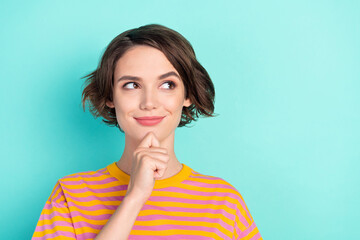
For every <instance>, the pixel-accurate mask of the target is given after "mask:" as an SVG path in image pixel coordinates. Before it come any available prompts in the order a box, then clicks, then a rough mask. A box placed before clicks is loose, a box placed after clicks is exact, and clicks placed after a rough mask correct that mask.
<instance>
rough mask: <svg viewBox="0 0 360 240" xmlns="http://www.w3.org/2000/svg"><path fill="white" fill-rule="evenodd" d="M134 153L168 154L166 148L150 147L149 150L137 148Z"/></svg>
mask: <svg viewBox="0 0 360 240" xmlns="http://www.w3.org/2000/svg"><path fill="white" fill-rule="evenodd" d="M135 151H136V152H159V153H165V154H167V153H168V150H167V149H166V148H159V147H151V148H145V147H138V148H137V149H136V150H135Z"/></svg>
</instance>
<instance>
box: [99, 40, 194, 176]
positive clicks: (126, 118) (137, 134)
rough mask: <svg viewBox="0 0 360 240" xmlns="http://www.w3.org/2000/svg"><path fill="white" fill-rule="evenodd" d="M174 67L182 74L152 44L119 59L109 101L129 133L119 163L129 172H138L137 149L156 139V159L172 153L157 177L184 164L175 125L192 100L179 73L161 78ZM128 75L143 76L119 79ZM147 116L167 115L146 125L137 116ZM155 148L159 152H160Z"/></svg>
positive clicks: (173, 173)
mask: <svg viewBox="0 0 360 240" xmlns="http://www.w3.org/2000/svg"><path fill="white" fill-rule="evenodd" d="M170 71H173V72H175V73H176V74H177V75H178V76H180V74H179V73H178V72H177V71H176V69H175V68H174V67H173V65H172V64H171V63H170V62H169V60H168V59H167V58H166V56H165V55H164V54H163V53H162V52H161V51H160V50H158V49H156V48H153V47H150V46H140V45H138V46H134V47H132V48H131V49H129V50H128V51H127V52H125V54H124V55H123V56H122V57H121V58H120V59H119V60H118V62H117V63H116V67H115V71H114V90H113V101H112V102H110V101H108V102H107V103H106V105H107V106H108V107H110V108H115V112H116V117H117V122H118V124H119V125H120V127H121V128H122V129H123V130H124V133H125V148H124V152H123V154H122V156H121V158H120V160H119V161H118V162H117V165H118V167H119V168H120V169H121V170H122V171H124V172H125V173H127V174H129V175H131V173H134V171H132V170H133V169H132V167H133V165H134V164H133V163H134V153H135V151H136V150H137V151H138V150H139V147H141V145H142V147H144V146H147V147H148V148H149V147H150V146H151V145H152V144H151V142H153V143H155V144H153V145H154V147H156V148H154V149H153V151H152V156H153V159H156V158H158V159H162V160H163V161H164V159H165V158H164V156H163V155H164V154H166V155H168V161H167V160H166V161H167V166H166V169H165V170H164V173H162V174H161V177H158V178H156V179H164V178H168V177H171V176H173V175H175V174H177V173H178V172H179V171H180V170H181V168H182V165H181V163H180V162H179V160H178V159H177V157H176V155H175V152H174V137H175V129H176V128H177V126H178V124H179V123H180V120H181V113H182V109H183V107H184V106H185V107H189V106H190V105H191V101H190V100H189V99H185V88H184V84H183V82H182V80H181V79H179V78H177V77H175V76H168V77H166V78H164V79H161V80H159V79H158V78H159V76H161V75H162V74H165V73H168V72H170ZM127 75H130V76H136V77H138V78H140V79H139V80H121V81H118V79H120V78H121V77H123V76H127ZM168 81H172V82H173V83H175V85H176V86H173V85H172V84H171V83H167V82H168ZM125 84H127V85H125ZM143 116H165V118H164V119H163V120H162V121H161V122H160V123H159V124H157V125H154V126H143V125H141V124H139V123H138V122H137V121H136V120H135V119H134V117H143ZM150 135H152V137H150ZM150 149H151V148H150ZM143 150H144V149H143ZM155 152H158V153H157V155H156V153H155ZM160 152H161V154H162V155H161V154H160ZM140 157H141V156H138V158H140ZM155 173H156V172H155ZM154 176H156V174H154ZM130 181H132V180H130Z"/></svg>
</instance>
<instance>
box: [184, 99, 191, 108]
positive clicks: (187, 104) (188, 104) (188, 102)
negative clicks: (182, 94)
mask: <svg viewBox="0 0 360 240" xmlns="http://www.w3.org/2000/svg"><path fill="white" fill-rule="evenodd" d="M190 105H191V101H190V99H189V98H187V99H185V101H184V105H183V106H184V107H189V106H190Z"/></svg>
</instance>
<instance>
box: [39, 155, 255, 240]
mask: <svg viewBox="0 0 360 240" xmlns="http://www.w3.org/2000/svg"><path fill="white" fill-rule="evenodd" d="M182 165H183V168H182V169H181V171H180V172H178V173H177V174H176V175H173V176H171V177H169V178H166V179H161V180H156V181H155V185H154V188H153V191H152V193H151V196H150V197H149V198H148V200H147V201H146V203H145V204H144V205H143V207H142V209H141V211H140V212H139V215H138V216H137V218H136V221H135V223H134V225H133V228H132V230H131V232H130V235H129V238H128V239H139V240H140V239H141V240H150V239H151V240H157V239H159V240H162V239H172V240H174V239H197V240H203V239H204V240H205V239H232V240H233V239H251V240H256V239H262V238H261V236H260V233H259V230H258V228H257V227H256V224H255V222H254V220H253V218H252V216H251V214H250V212H249V209H248V208H247V206H246V204H245V202H244V199H243V198H242V196H241V195H240V193H239V192H238V191H237V190H236V189H235V188H234V187H233V186H232V185H231V184H230V183H228V182H226V181H225V180H223V179H221V178H218V177H214V176H209V175H203V174H201V173H199V172H196V171H194V170H193V169H192V168H190V167H189V166H187V165H185V164H182ZM129 181H130V176H129V175H128V174H126V173H125V172H123V171H122V170H121V169H120V168H119V167H118V166H117V164H116V162H114V163H112V164H110V165H109V166H107V167H105V168H102V169H99V170H97V171H87V172H80V173H75V174H71V175H67V176H65V177H63V178H61V179H60V180H58V181H57V183H56V185H55V187H54V189H53V191H52V193H51V195H50V197H49V199H48V200H47V201H46V204H45V207H44V208H43V210H42V212H41V215H40V218H39V221H38V223H37V226H36V229H35V232H34V235H33V238H32V239H33V240H37V239H79V240H80V239H81V240H85V239H94V238H95V237H96V235H97V234H98V233H99V232H100V230H101V229H102V227H103V226H104V225H105V224H106V222H107V221H108V219H109V218H110V217H111V215H112V214H113V213H114V212H115V210H116V209H117V207H118V206H119V205H120V203H121V201H122V200H123V198H124V196H125V194H126V190H127V186H128V183H129Z"/></svg>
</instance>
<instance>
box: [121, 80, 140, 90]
mask: <svg viewBox="0 0 360 240" xmlns="http://www.w3.org/2000/svg"><path fill="white" fill-rule="evenodd" d="M131 83H132V84H135V85H136V86H137V83H136V82H128V83H125V84H124V86H123V88H127V89H132V88H128V87H126V86H127V85H130V84H131Z"/></svg>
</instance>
